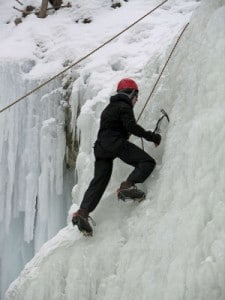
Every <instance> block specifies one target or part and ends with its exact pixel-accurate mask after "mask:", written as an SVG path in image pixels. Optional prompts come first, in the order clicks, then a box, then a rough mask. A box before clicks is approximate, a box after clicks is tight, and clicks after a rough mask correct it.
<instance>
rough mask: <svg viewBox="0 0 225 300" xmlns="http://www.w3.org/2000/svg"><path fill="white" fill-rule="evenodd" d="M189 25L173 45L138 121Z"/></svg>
mask: <svg viewBox="0 0 225 300" xmlns="http://www.w3.org/2000/svg"><path fill="white" fill-rule="evenodd" d="M188 25H189V23H187V24H186V25H185V27H184V29H183V30H182V32H181V33H180V35H179V37H178V39H177V41H176V43H175V45H174V46H173V49H172V50H171V52H170V54H169V57H168V58H167V60H166V62H165V64H164V66H163V68H162V71H161V72H160V74H159V76H158V78H157V80H156V82H155V84H154V86H153V88H152V90H151V92H150V95H149V96H148V98H147V100H146V102H145V105H144V106H143V108H142V110H141V112H140V114H139V116H138V117H137V122H138V121H139V120H140V118H141V116H142V114H143V112H144V110H145V108H146V106H147V104H148V102H149V101H150V99H151V97H152V95H153V93H154V91H155V89H156V87H157V85H158V83H159V80H160V79H161V77H162V74H163V73H164V71H165V68H166V66H167V65H168V63H169V61H170V59H171V57H172V55H173V52H174V50H175V49H176V47H177V45H178V43H179V41H180V39H181V37H182V35H183V34H184V32H185V30H186V29H187V27H188Z"/></svg>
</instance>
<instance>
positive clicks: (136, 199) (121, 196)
mask: <svg viewBox="0 0 225 300" xmlns="http://www.w3.org/2000/svg"><path fill="white" fill-rule="evenodd" d="M117 196H118V200H122V201H124V202H126V201H134V202H138V203H139V202H141V201H143V200H144V199H145V193H144V192H143V193H142V194H140V195H139V196H138V197H130V196H128V195H126V194H125V193H123V192H122V191H119V192H118V194H117Z"/></svg>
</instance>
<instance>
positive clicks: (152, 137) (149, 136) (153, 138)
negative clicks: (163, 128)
mask: <svg viewBox="0 0 225 300" xmlns="http://www.w3.org/2000/svg"><path fill="white" fill-rule="evenodd" d="M144 138H145V139H146V140H147V141H150V142H153V143H154V144H156V145H157V146H158V145H159V144H160V142H161V135H160V134H158V133H154V132H152V131H146V135H145V137H144Z"/></svg>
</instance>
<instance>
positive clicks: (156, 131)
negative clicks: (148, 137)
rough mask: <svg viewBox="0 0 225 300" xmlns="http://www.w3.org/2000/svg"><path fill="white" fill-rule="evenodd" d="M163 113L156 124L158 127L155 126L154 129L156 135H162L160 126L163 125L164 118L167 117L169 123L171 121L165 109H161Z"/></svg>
mask: <svg viewBox="0 0 225 300" xmlns="http://www.w3.org/2000/svg"><path fill="white" fill-rule="evenodd" d="M161 113H162V116H161V117H160V118H159V119H158V121H157V123H156V126H155V129H154V131H153V132H154V133H160V125H161V122H162V120H163V118H165V117H166V119H167V121H168V122H169V121H170V119H169V116H168V114H167V113H166V112H165V110H164V109H161Z"/></svg>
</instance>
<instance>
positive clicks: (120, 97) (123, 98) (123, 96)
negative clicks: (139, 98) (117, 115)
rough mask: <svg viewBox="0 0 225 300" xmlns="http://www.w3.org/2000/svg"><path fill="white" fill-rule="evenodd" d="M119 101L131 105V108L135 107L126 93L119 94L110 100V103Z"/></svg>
mask: <svg viewBox="0 0 225 300" xmlns="http://www.w3.org/2000/svg"><path fill="white" fill-rule="evenodd" d="M118 101H122V102H125V103H127V104H129V105H130V106H131V107H133V106H132V103H131V99H130V98H129V95H126V94H125V93H124V94H122V93H118V94H116V95H114V96H112V97H111V98H110V102H112V103H114V102H118Z"/></svg>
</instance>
